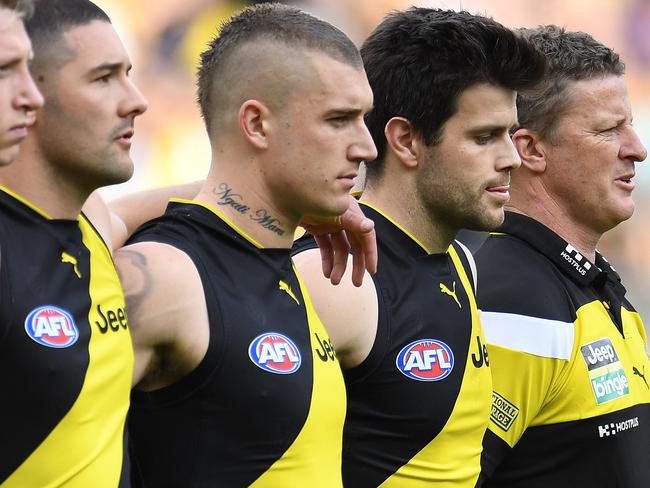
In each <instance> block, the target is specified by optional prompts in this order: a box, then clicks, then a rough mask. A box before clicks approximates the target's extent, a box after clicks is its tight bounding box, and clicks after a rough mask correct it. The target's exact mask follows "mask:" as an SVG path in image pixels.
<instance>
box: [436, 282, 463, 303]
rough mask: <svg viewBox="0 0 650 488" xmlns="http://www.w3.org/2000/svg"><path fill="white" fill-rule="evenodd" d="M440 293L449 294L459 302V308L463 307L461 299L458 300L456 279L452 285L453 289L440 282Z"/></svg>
mask: <svg viewBox="0 0 650 488" xmlns="http://www.w3.org/2000/svg"><path fill="white" fill-rule="evenodd" d="M440 293H443V294H445V295H449V296H450V297H451V298H453V299H454V301H455V302H456V303H457V304H458V308H463V306H462V305H461V304H460V301H459V300H458V297H457V296H456V282H455V281H454V283H453V285H452V289H451V290H450V289H449V287H448V286H447V285H445V284H444V283H440Z"/></svg>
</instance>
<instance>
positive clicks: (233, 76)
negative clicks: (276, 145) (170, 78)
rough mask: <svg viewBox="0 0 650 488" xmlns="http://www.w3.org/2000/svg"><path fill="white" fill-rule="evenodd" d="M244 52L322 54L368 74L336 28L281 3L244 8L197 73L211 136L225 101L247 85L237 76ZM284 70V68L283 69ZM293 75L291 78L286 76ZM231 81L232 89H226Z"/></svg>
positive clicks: (212, 46)
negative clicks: (238, 86)
mask: <svg viewBox="0 0 650 488" xmlns="http://www.w3.org/2000/svg"><path fill="white" fill-rule="evenodd" d="M243 47H252V48H253V49H256V48H257V47H259V48H260V49H274V50H278V51H279V52H281V50H282V49H286V48H289V49H291V50H294V51H295V50H304V51H311V52H314V51H315V52H320V53H323V54H326V55H327V56H329V57H331V58H333V59H335V60H337V61H340V62H342V63H345V64H348V65H350V66H353V67H355V68H358V69H363V62H362V61H361V56H360V55H359V50H358V49H357V47H356V46H355V45H354V43H353V42H352V41H351V40H350V39H349V38H348V37H347V36H346V35H345V34H344V33H343V32H341V31H340V30H339V29H337V28H336V27H334V26H333V25H331V24H329V23H327V22H325V21H323V20H320V19H317V18H316V17H313V16H311V15H309V14H307V13H306V12H303V11H301V10H299V9H297V8H294V7H289V6H286V5H283V4H279V3H263V4H259V5H254V6H251V7H248V8H245V9H244V10H242V11H241V12H239V13H238V14H237V15H235V16H234V17H233V18H231V19H230V20H229V21H228V22H226V23H225V24H224V25H223V26H222V27H221V30H220V32H219V34H218V35H217V36H216V37H215V38H214V39H213V40H212V41H211V42H210V44H209V46H208V48H207V50H206V51H204V52H203V53H202V54H201V62H200V66H199V70H198V82H197V83H198V103H199V107H200V109H201V115H202V116H203V120H204V121H205V124H206V128H207V130H208V133H212V128H213V125H214V118H215V114H219V113H220V112H222V111H224V109H225V108H226V107H224V106H223V105H225V104H227V102H226V101H225V97H227V96H228V92H224V90H230V89H231V87H232V82H234V83H235V84H238V83H239V84H246V83H248V82H249V81H251V80H249V79H245V78H244V77H243V76H238V75H237V69H238V67H239V65H240V64H241V63H242V62H245V61H242V59H241V58H238V54H240V55H241V53H242V52H243V49H242V48H243ZM279 69H281V68H279ZM287 74H290V73H287ZM226 81H228V83H226Z"/></svg>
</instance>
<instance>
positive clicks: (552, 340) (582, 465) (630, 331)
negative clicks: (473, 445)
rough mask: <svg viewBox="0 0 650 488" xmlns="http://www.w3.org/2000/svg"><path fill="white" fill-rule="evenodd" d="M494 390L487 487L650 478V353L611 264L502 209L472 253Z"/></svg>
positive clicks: (627, 484) (637, 486)
mask: <svg viewBox="0 0 650 488" xmlns="http://www.w3.org/2000/svg"><path fill="white" fill-rule="evenodd" d="M476 262H477V266H478V276H479V287H478V301H479V305H480V307H481V310H482V312H481V314H482V320H483V323H484V327H485V335H486V338H487V341H488V350H489V353H490V359H491V366H492V374H493V384H494V395H493V407H492V414H491V420H490V424H489V430H488V432H487V433H486V437H485V442H484V447H485V451H484V454H483V469H484V474H483V476H484V477H485V478H487V481H486V482H485V484H484V486H488V487H492V486H494V487H505V488H514V487H519V488H537V487H548V486H554V487H557V488H564V487H567V488H575V487H582V486H585V487H586V486H591V487H601V486H602V487H607V488H647V487H649V486H650V387H649V385H648V383H649V382H650V360H649V359H648V355H647V352H646V347H647V339H646V335H645V329H644V327H643V323H642V322H641V318H640V317H639V314H638V313H637V312H636V311H635V310H634V307H632V305H631V304H630V302H628V301H627V299H626V298H625V288H624V287H623V285H622V284H621V280H620V278H619V276H618V274H617V273H616V271H615V270H614V268H612V266H611V265H610V264H609V263H608V262H607V261H606V260H605V258H604V257H603V256H601V255H600V254H598V253H596V260H595V262H593V263H592V262H590V261H589V260H587V259H586V258H585V257H584V256H582V255H581V254H580V253H579V252H578V251H577V250H576V249H575V248H574V247H573V246H572V245H571V244H569V243H568V242H566V241H564V239H562V238H561V237H560V236H558V235H557V234H555V233H554V232H552V231H551V230H550V229H548V228H547V227H545V226H544V225H542V224H540V223H539V222H536V221H535V220H533V219H530V218H528V217H526V216H523V215H520V214H515V213H509V212H506V220H505V223H504V224H503V226H502V227H501V228H500V229H499V232H498V233H494V234H493V235H491V236H490V237H489V238H488V240H487V241H486V242H485V244H484V245H483V247H482V248H481V249H480V250H479V251H478V253H477V255H476Z"/></svg>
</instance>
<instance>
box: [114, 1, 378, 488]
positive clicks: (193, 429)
mask: <svg viewBox="0 0 650 488" xmlns="http://www.w3.org/2000/svg"><path fill="white" fill-rule="evenodd" d="M198 86H199V102H200V106H201V110H202V114H203V117H204V119H205V122H206V126H207V131H208V136H209V137H210V141H211V145H212V164H211V168H210V172H209V174H208V177H207V179H206V182H205V184H204V185H203V187H202V189H201V191H200V192H199V194H198V195H197V197H196V199H194V200H193V201H175V202H172V203H171V204H170V206H169V207H168V209H167V212H166V214H165V215H164V216H163V217H161V218H160V219H157V220H154V221H152V222H150V223H148V224H145V226H143V227H141V228H140V230H139V231H137V232H136V233H135V235H134V237H133V238H132V240H131V241H130V242H131V244H130V245H129V246H127V247H125V248H124V249H123V250H121V251H120V252H119V253H118V254H117V255H116V262H117V264H118V267H119V269H120V273H121V276H122V278H123V283H124V289H125V293H126V295H127V304H128V310H129V323H130V326H131V328H132V333H133V340H134V346H135V353H136V360H137V361H140V363H139V364H140V366H137V367H136V373H135V377H136V381H137V385H136V388H137V390H138V391H136V392H134V394H133V397H132V400H133V404H132V410H131V413H130V421H129V429H130V440H131V441H132V446H133V452H134V454H135V461H134V465H137V467H136V471H137V476H138V477H141V480H142V484H143V485H144V486H179V487H180V486H183V487H193V486H197V487H198V486H268V487H280V486H314V487H327V488H332V487H337V486H341V437H342V433H343V421H344V416H345V389H344V385H343V378H342V376H341V371H340V367H339V364H338V361H336V359H335V358H334V357H333V356H325V357H324V358H323V357H321V356H319V355H318V352H319V351H320V344H321V341H327V342H329V339H328V334H327V332H326V331H325V329H324V328H323V326H322V324H321V323H320V320H319V319H318V316H317V315H316V313H315V312H314V310H313V307H312V305H311V302H310V299H309V296H308V295H307V293H306V292H305V290H304V289H303V287H302V286H301V283H300V280H299V278H298V276H297V275H296V273H295V272H294V270H293V266H292V262H291V257H290V248H291V244H292V241H293V235H294V230H295V228H296V226H297V225H298V223H299V222H300V220H301V219H302V218H303V216H304V215H313V216H336V215H339V214H341V213H343V212H344V211H345V210H346V208H347V206H348V204H349V200H350V197H349V191H350V190H351V188H352V186H353V179H354V177H355V176H356V175H357V170H358V166H359V164H360V162H361V161H363V160H372V159H374V158H375V157H376V150H375V147H374V144H373V142H372V138H371V137H370V134H369V133H368V129H367V127H366V126H365V124H364V115H365V114H366V113H367V112H368V111H369V110H370V108H371V107H372V92H371V90H370V87H369V85H368V81H367V79H366V75H365V72H364V70H363V63H362V61H361V57H360V55H359V52H358V50H357V49H356V47H355V46H354V44H353V43H352V42H351V41H350V40H349V39H348V38H347V37H346V36H345V34H343V33H342V32H340V31H339V30H338V29H336V28H334V27H333V26H331V25H329V24H327V23H325V22H323V21H320V20H318V19H315V18H314V17H311V16H310V15H308V14H305V13H304V12H301V11H300V10H297V9H294V8H290V7H286V6H282V5H279V4H261V5H258V6H256V7H252V8H248V9H245V10H243V11H242V12H241V13H239V14H238V15H236V16H235V17H233V18H232V19H231V20H230V21H229V22H228V23H227V24H225V25H224V26H223V27H222V29H221V32H220V35H219V36H218V37H216V38H215V39H214V40H213V41H212V42H211V43H210V46H209V48H208V50H207V51H206V52H205V53H204V54H203V55H202V61H201V68H200V71H199V82H198Z"/></svg>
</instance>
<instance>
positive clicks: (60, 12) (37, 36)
mask: <svg viewBox="0 0 650 488" xmlns="http://www.w3.org/2000/svg"><path fill="white" fill-rule="evenodd" d="M94 20H99V21H101V22H108V23H110V22H111V19H110V18H109V17H108V15H106V12H104V11H103V10H102V9H101V8H99V7H98V6H97V5H95V4H94V3H92V2H91V1H89V0H34V13H33V15H32V16H31V18H30V19H28V20H26V21H25V29H26V30H27V34H28V35H29V37H30V39H31V41H32V47H33V49H34V61H33V63H32V64H33V66H34V69H36V68H37V67H38V65H39V64H40V63H41V62H43V61H44V60H46V59H48V58H50V55H51V54H52V52H51V51H52V49H59V48H60V46H59V45H58V43H59V41H61V40H62V39H63V35H64V34H65V32H66V30H68V29H70V28H71V27H78V26H82V25H87V24H90V23H91V22H92V21H94Z"/></svg>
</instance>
